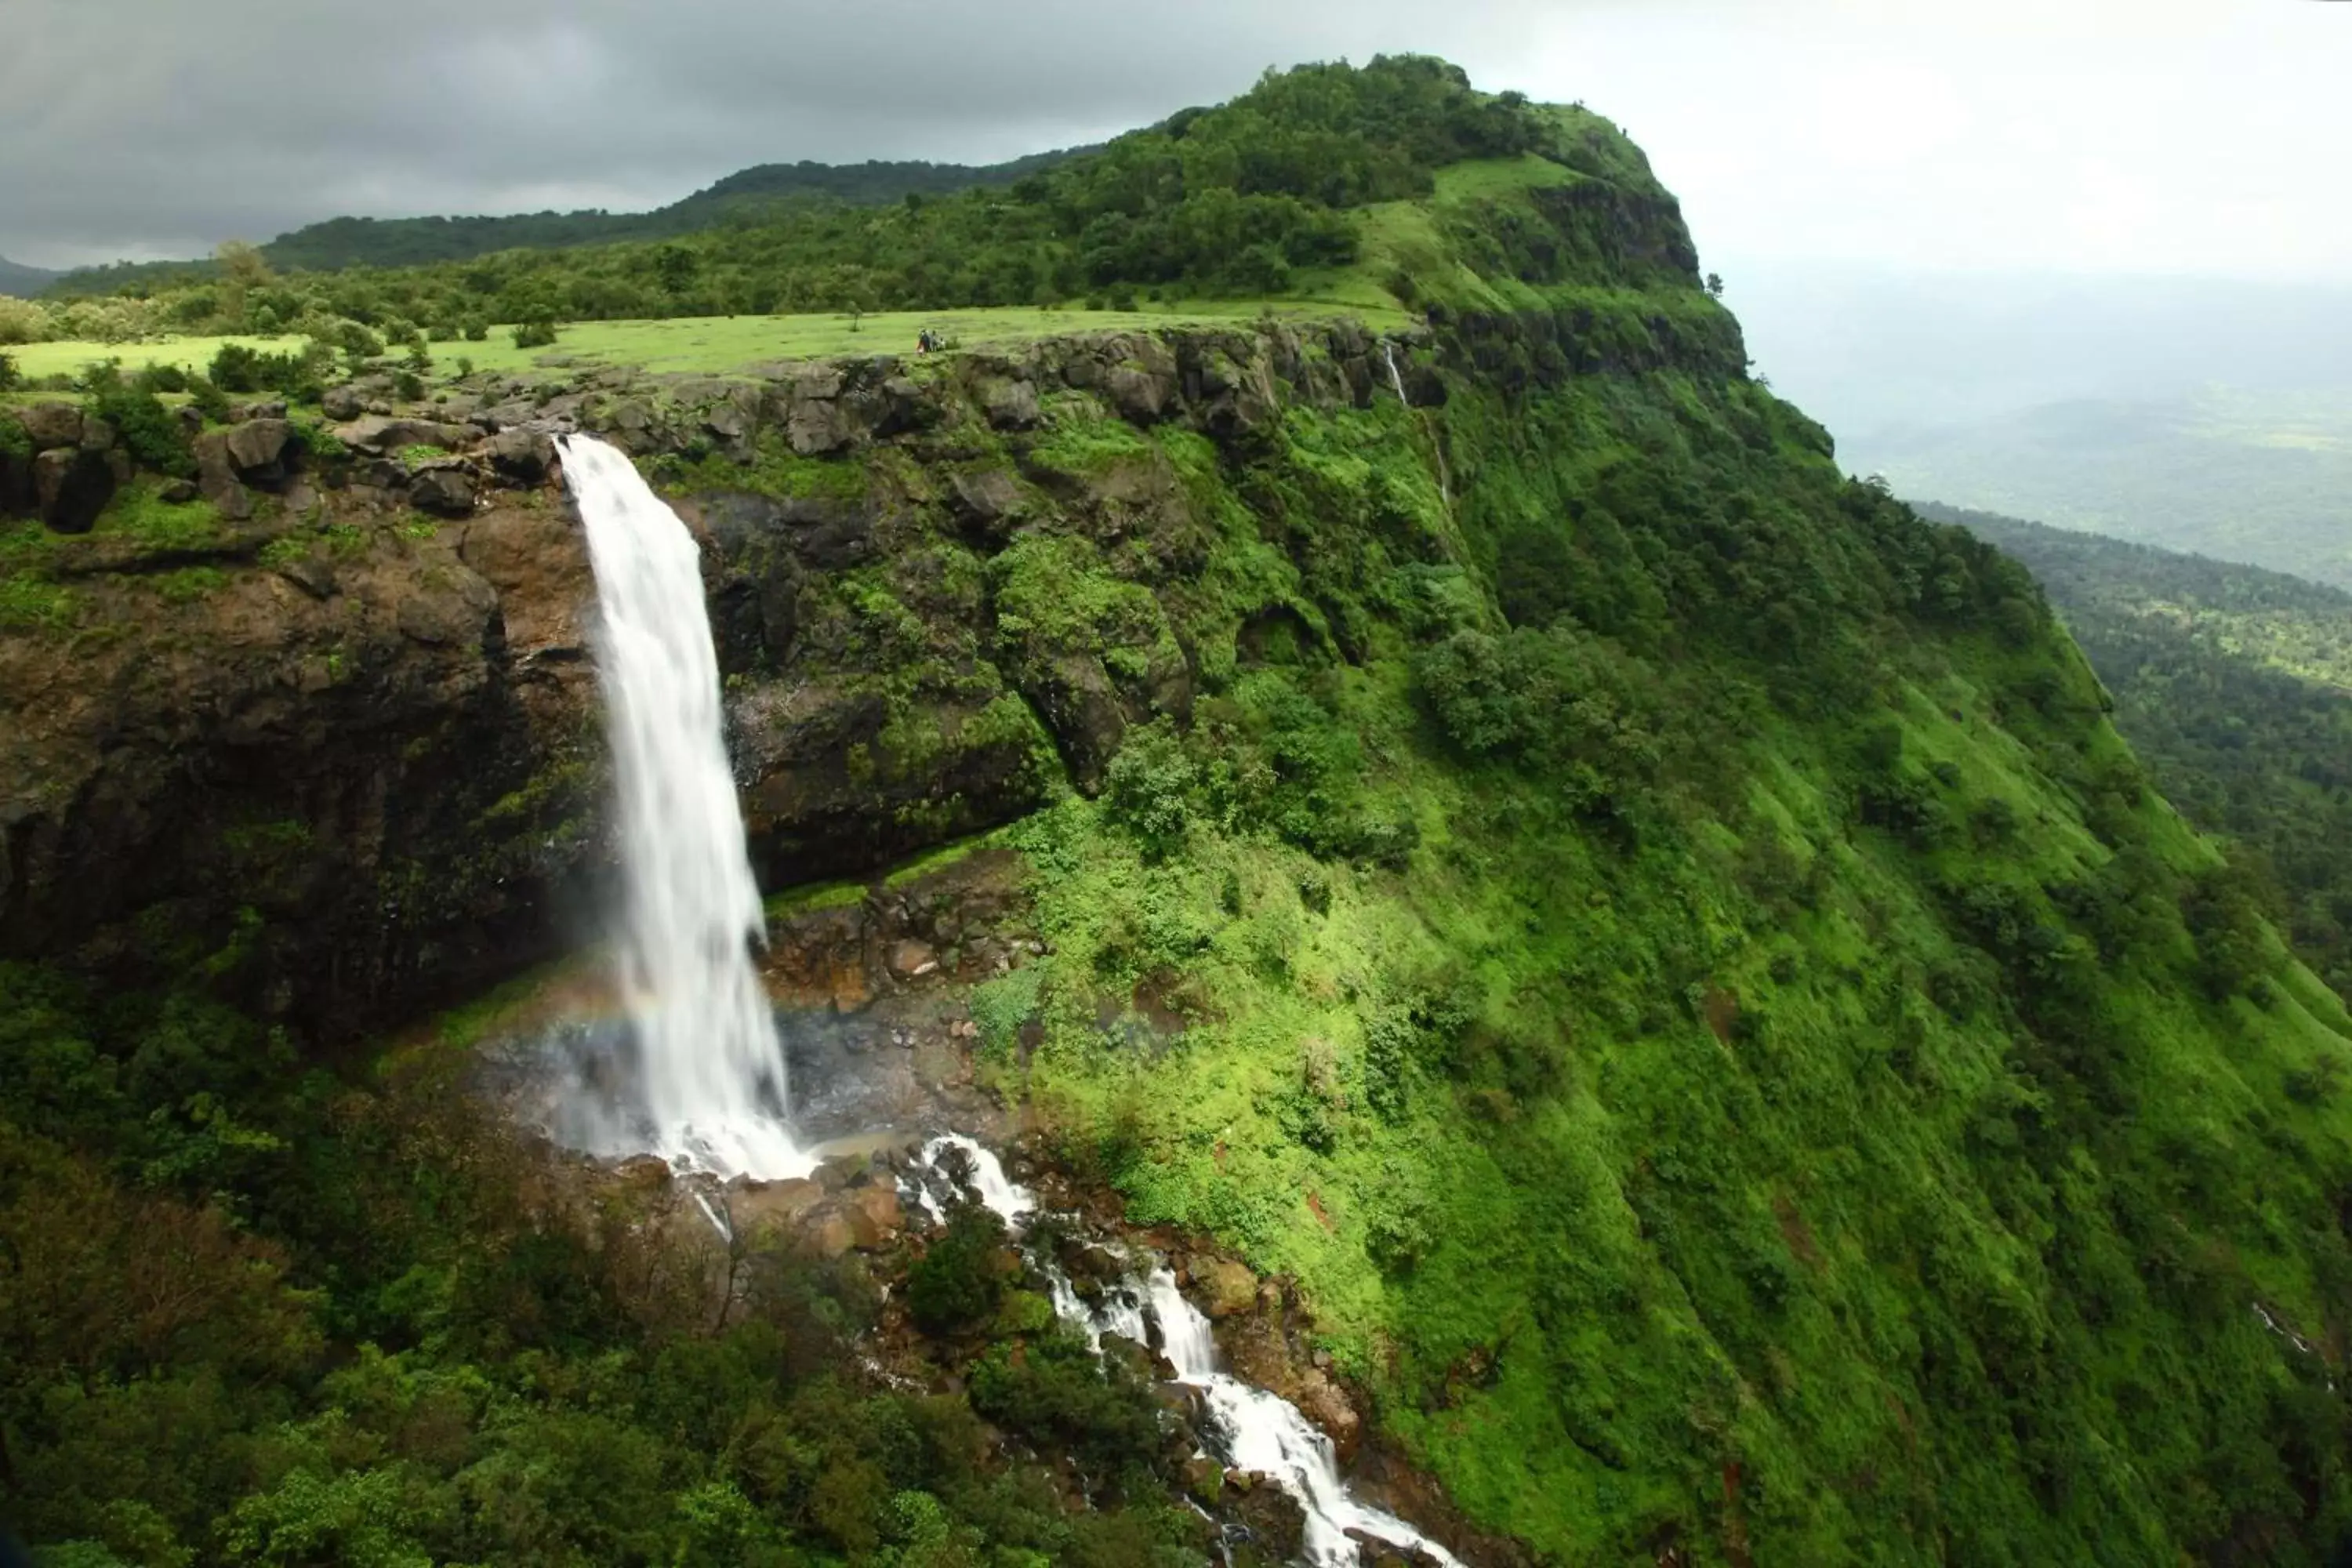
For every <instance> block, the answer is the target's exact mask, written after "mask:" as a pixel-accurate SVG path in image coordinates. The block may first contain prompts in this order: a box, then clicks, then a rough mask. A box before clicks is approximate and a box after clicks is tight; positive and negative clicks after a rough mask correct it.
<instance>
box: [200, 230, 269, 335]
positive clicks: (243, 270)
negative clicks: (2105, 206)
mask: <svg viewBox="0 0 2352 1568" xmlns="http://www.w3.org/2000/svg"><path fill="white" fill-rule="evenodd" d="M213 259H214V260H215V261H216V262H218V263H219V264H220V279H221V282H220V308H221V317H222V319H223V320H224V321H227V322H228V323H229V324H230V325H231V326H236V327H241V326H243V325H245V321H246V315H245V312H246V306H247V300H248V299H249V298H250V296H251V294H252V292H253V290H255V289H260V288H265V287H267V286H268V284H269V283H270V282H271V281H273V278H272V275H271V273H270V270H269V263H268V261H267V260H266V259H264V258H263V257H262V254H261V252H260V251H259V250H258V249H257V248H256V247H253V246H251V245H248V244H247V243H246V242H245V241H244V240H241V239H225V240H223V241H221V243H220V247H219V248H218V249H216V250H215V251H214V252H213Z"/></svg>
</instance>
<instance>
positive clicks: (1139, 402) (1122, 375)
mask: <svg viewBox="0 0 2352 1568" xmlns="http://www.w3.org/2000/svg"><path fill="white" fill-rule="evenodd" d="M1103 390H1104V391H1105V392H1106V393H1108V394H1109V395H1110V403H1111V406H1112V407H1114V408H1116V409H1118V412H1119V414H1120V416H1122V417H1123V418H1126V419H1129V420H1131V421H1132V422H1134V423H1135V424H1138V425H1152V424H1157V423H1158V422H1159V421H1160V419H1161V418H1163V417H1164V416H1166V415H1167V412H1168V405H1169V404H1170V403H1171V401H1172V400H1173V399H1174V396H1175V392H1176V387H1175V384H1174V382H1173V380H1172V378H1170V377H1167V376H1160V375H1154V374H1151V373H1150V372H1149V371H1145V370H1138V369H1137V368H1136V367H1135V366H1133V365H1125V364H1123V365H1118V366H1116V367H1114V368H1113V369H1112V371H1111V373H1110V374H1109V375H1108V376H1106V377H1105V378H1104V382H1103Z"/></svg>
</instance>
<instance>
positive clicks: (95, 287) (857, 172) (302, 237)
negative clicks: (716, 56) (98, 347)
mask: <svg viewBox="0 0 2352 1568" xmlns="http://www.w3.org/2000/svg"><path fill="white" fill-rule="evenodd" d="M1097 150H1098V149H1097V148H1096V147H1093V146H1077V147H1066V148H1056V149H1054V150H1052V151H1048V152H1044V153H1027V154H1024V155H1023V156H1021V157H1018V158H1012V159H1008V160H1006V161H1004V162H1003V163H990V164H964V163H931V162H928V161H925V160H920V159H900V160H888V159H867V160H866V161H864V162H862V163H816V162H814V161H813V160H809V159H803V160H800V161H799V162H797V163H754V164H750V165H747V166H745V167H743V168H740V169H738V170H736V171H735V172H734V173H732V174H726V175H722V176H721V177H719V179H717V180H714V181H713V182H711V183H710V184H708V185H705V186H703V187H701V188H700V189H698V190H697V191H694V192H692V193H691V194H689V195H685V196H682V197H680V198H678V199H677V201H674V202H671V203H669V204H667V205H664V206H658V207H651V208H648V209H646V211H644V212H637V213H614V212H608V211H605V210H604V209H601V208H596V209H583V210H579V211H573V212H568V213H560V212H555V211H552V210H547V211H541V212H536V213H507V214H497V215H485V216H445V215H434V214H426V215H420V216H412V217H391V218H384V217H371V216H359V215H343V216H336V217H331V218H321V219H320V220H318V221H317V222H314V223H309V224H305V225H303V226H301V227H299V228H295V229H289V230H288V231H287V232H286V233H284V234H281V235H278V236H277V237H275V238H273V239H270V240H268V241H267V242H265V243H263V244H262V245H260V246H258V247H257V249H258V250H259V251H260V253H261V255H262V257H263V258H265V259H266V260H268V262H269V264H270V265H271V266H273V267H277V268H284V269H288V270H304V271H317V272H333V271H341V270H343V269H345V268H352V267H402V266H415V265H419V264H423V263H429V262H442V261H465V260H469V259H471V258H475V257H478V256H484V255H488V254H489V253H491V252H493V251H499V250H513V249H541V250H554V249H563V248H565V247H572V246H579V245H595V244H600V243H604V242H607V241H611V240H616V239H648V238H667V237H675V236H677V235H684V234H692V233H696V232H698V231H699V230H701V229H705V228H709V227H714V226H718V225H719V224H723V223H727V222H730V221H740V220H742V219H745V218H747V217H749V216H753V215H755V214H757V213H758V212H759V211H760V210H761V209H762V208H765V207H772V206H778V205H792V204H794V203H812V202H839V203H843V204H845V205H880V204H882V203H887V202H894V201H899V200H903V199H904V198H906V197H907V196H908V195H915V196H931V195H952V194H954V193H956V192H959V191H965V190H971V189H975V188H982V187H986V186H991V185H1003V184H1012V183H1013V182H1014V181H1016V180H1021V179H1024V178H1026V177H1028V176H1029V175H1031V174H1038V173H1042V172H1043V171H1045V170H1047V169H1051V168H1054V167H1055V166H1057V165H1058V164H1061V163H1066V162H1067V161H1068V160H1070V159H1072V158H1076V157H1082V156H1085V155H1087V154H1088V153H1093V152H1096V151H1097ZM0 265H5V264H0ZM211 267H212V264H211V263H210V262H209V261H207V260H202V259H189V260H178V261H169V260H167V261H149V262H128V263H114V264H109V265H101V266H96V267H86V268H75V269H72V270H70V271H63V272H50V273H47V274H46V275H45V276H43V277H40V278H37V279H29V280H31V281H35V282H37V283H38V286H39V288H40V289H57V290H58V291H59V292H61V293H72V292H80V293H100V292H106V291H109V290H110V289H118V288H121V287H122V286H124V285H126V284H151V283H153V282H156V281H158V280H162V279H179V278H187V277H202V276H207V275H209V273H210V270H211ZM25 270H26V272H27V273H28V274H30V273H32V272H33V271H34V269H30V268H27V269H25ZM5 277H6V274H5V272H0V281H5ZM0 291H5V290H0Z"/></svg>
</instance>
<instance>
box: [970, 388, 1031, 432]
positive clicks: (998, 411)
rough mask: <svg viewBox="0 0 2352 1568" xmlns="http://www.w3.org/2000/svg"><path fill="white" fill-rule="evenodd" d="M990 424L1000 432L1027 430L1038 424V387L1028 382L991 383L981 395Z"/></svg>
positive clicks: (982, 404)
mask: <svg viewBox="0 0 2352 1568" xmlns="http://www.w3.org/2000/svg"><path fill="white" fill-rule="evenodd" d="M981 406H982V407H983V408H985V409H987V410H988V422H989V423H990V424H991V425H993V426H996V427H997V428H998V429H1000V430H1026V429H1028V428H1029V427H1030V426H1033V425H1034V424H1036V423H1037V417H1038V407H1037V386H1036V384H1035V383H1034V382H1028V381H995V382H991V383H990V384H989V385H988V390H987V391H986V392H984V393H982V395H981Z"/></svg>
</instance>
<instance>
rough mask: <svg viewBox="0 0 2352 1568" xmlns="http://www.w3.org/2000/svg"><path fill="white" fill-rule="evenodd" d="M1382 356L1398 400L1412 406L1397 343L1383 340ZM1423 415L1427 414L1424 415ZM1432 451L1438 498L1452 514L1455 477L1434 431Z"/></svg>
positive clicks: (1448, 512) (1441, 442) (1408, 406)
mask: <svg viewBox="0 0 2352 1568" xmlns="http://www.w3.org/2000/svg"><path fill="white" fill-rule="evenodd" d="M1381 358H1382V359H1384V360H1386V361H1387V362H1388V366H1389V384H1390V385H1391V386H1393V387H1395V388H1396V395H1397V401H1398V402H1399V403H1402V404H1403V405H1405V406H1406V407H1407V408H1411V407H1412V398H1410V397H1407V396H1406V395H1405V394H1404V373H1403V372H1402V371H1401V370H1399V369H1397V362H1396V345H1395V344H1394V343H1391V342H1382V343H1381ZM1423 417H1424V418H1425V417H1427V416H1423ZM1430 452H1431V455H1432V456H1433V457H1435V458H1436V459H1437V500H1438V501H1439V503H1440V504H1441V505H1443V506H1444V508H1445V510H1446V513H1447V515H1449V516H1451V515H1452V513H1453V511H1454V479H1453V477H1452V476H1451V475H1449V474H1448V473H1447V472H1446V471H1445V443H1444V441H1442V440H1438V439H1436V438H1435V436H1434V433H1433V435H1432V438H1431V441H1430Z"/></svg>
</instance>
